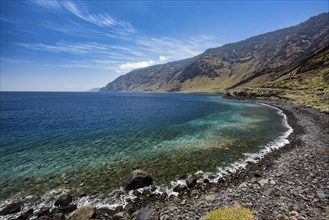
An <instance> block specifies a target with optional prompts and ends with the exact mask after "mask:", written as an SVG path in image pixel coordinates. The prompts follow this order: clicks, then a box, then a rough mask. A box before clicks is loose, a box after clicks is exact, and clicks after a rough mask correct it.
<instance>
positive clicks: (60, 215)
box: [52, 213, 65, 220]
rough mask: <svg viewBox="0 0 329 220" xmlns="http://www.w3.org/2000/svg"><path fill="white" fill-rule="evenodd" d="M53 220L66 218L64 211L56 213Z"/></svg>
mask: <svg viewBox="0 0 329 220" xmlns="http://www.w3.org/2000/svg"><path fill="white" fill-rule="evenodd" d="M52 219H53V220H65V215H64V214H63V213H55V214H54V217H53V218H52Z"/></svg>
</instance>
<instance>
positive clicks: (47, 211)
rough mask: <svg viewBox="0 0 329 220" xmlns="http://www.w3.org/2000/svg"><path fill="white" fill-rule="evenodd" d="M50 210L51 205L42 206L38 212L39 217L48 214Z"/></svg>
mask: <svg viewBox="0 0 329 220" xmlns="http://www.w3.org/2000/svg"><path fill="white" fill-rule="evenodd" d="M49 211H50V208H49V207H42V208H41V209H40V210H39V211H38V212H37V217H41V216H43V215H47V214H48V213H49Z"/></svg>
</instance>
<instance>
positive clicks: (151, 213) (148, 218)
mask: <svg viewBox="0 0 329 220" xmlns="http://www.w3.org/2000/svg"><path fill="white" fill-rule="evenodd" d="M157 219H159V214H158V213H157V212H156V210H155V209H147V208H141V209H140V210H139V211H138V213H137V216H136V218H135V220H157Z"/></svg>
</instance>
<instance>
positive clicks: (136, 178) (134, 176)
mask: <svg viewBox="0 0 329 220" xmlns="http://www.w3.org/2000/svg"><path fill="white" fill-rule="evenodd" d="M152 183H153V178H152V177H151V175H150V174H148V173H147V172H145V171H143V170H140V169H137V170H134V171H132V172H131V173H130V174H129V175H128V176H127V178H126V180H125V182H124V184H123V187H124V188H125V190H132V189H139V188H142V187H145V186H149V185H151V184H152Z"/></svg>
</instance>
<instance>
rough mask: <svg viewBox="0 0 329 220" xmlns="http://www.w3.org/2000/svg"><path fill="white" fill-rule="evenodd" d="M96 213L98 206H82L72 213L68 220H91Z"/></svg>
mask: <svg viewBox="0 0 329 220" xmlns="http://www.w3.org/2000/svg"><path fill="white" fill-rule="evenodd" d="M95 213H96V206H92V205H88V206H82V207H80V208H78V209H77V210H75V211H74V212H72V213H71V214H70V215H69V216H68V217H67V220H89V219H90V218H92V217H93V216H94V215H95Z"/></svg>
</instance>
